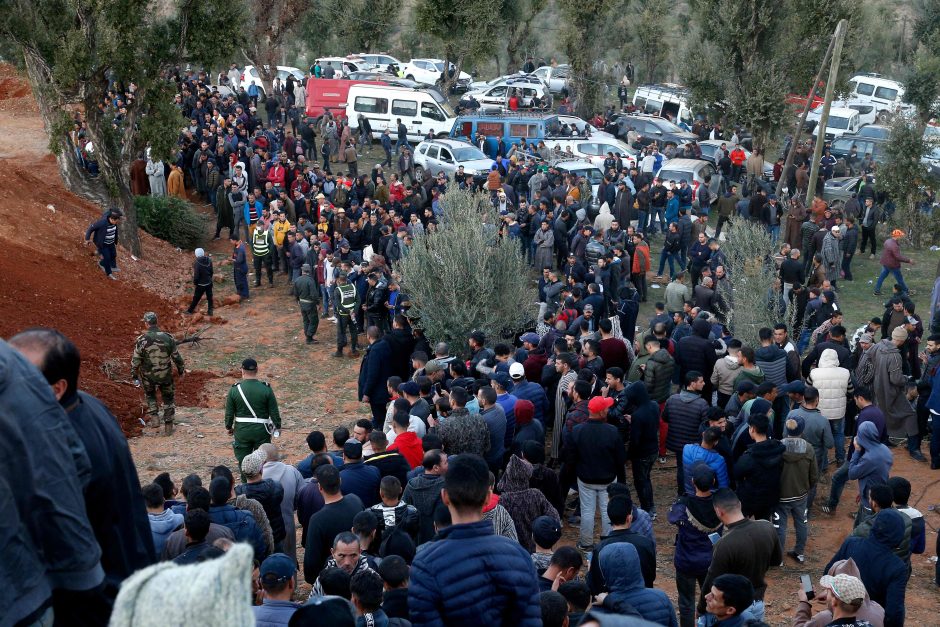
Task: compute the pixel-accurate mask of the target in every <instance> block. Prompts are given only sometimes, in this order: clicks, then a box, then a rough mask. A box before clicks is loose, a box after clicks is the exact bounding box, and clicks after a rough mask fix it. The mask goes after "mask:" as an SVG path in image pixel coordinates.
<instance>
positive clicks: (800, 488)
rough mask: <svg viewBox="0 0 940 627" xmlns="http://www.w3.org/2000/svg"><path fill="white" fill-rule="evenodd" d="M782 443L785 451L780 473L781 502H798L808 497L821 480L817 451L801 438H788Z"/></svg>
mask: <svg viewBox="0 0 940 627" xmlns="http://www.w3.org/2000/svg"><path fill="white" fill-rule="evenodd" d="M781 442H782V443H783V446H784V447H785V450H784V451H783V470H782V471H781V473H780V502H781V503H786V502H793V501H798V500H800V499H801V498H803V497H804V496H806V494H807V493H808V492H809V491H810V489H811V488H812V487H813V486H814V485H816V481H817V480H818V478H819V468H818V466H817V465H816V449H814V448H813V445H812V444H810V443H809V442H807V441H806V440H804V439H803V438H801V437H787V438H783V440H781Z"/></svg>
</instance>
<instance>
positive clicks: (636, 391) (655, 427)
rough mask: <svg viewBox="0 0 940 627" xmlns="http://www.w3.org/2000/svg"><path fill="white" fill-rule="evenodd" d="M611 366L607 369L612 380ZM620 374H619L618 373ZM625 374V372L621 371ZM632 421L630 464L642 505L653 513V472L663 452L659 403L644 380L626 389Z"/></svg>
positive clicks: (625, 393) (629, 416)
mask: <svg viewBox="0 0 940 627" xmlns="http://www.w3.org/2000/svg"><path fill="white" fill-rule="evenodd" d="M612 370H619V369H617V368H611V369H610V370H608V371H607V373H608V382H609V381H610V374H611V371H612ZM614 374H617V373H614ZM620 374H621V375H622V372H621V373H620ZM623 396H624V397H625V399H626V402H627V411H626V412H625V415H627V416H628V419H629V424H630V446H629V449H628V450H629V455H628V456H629V458H630V466H631V468H632V469H633V487H634V488H635V489H636V495H637V498H638V499H639V500H640V507H641V508H642V509H644V510H646V511H647V512H649V513H650V515H653V514H654V513H655V511H656V507H655V505H654V504H653V484H652V482H651V481H650V473H651V472H652V471H653V465H654V464H655V463H656V458H657V456H658V455H659V404H658V403H656V402H655V401H652V400H650V397H649V394H648V393H647V391H646V384H645V383H644V382H643V381H634V382H633V383H631V384H630V386H629V387H627V388H626V389H625V390H624V394H623Z"/></svg>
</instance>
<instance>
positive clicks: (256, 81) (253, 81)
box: [235, 65, 304, 100]
mask: <svg viewBox="0 0 940 627" xmlns="http://www.w3.org/2000/svg"><path fill="white" fill-rule="evenodd" d="M289 75H293V76H294V80H297V81H302V80H304V73H303V70H300V69H298V68H295V67H290V66H288V65H279V66H277V78H279V79H281V83H283V82H284V81H286V80H287V77H288V76H289ZM249 85H257V86H258V91H259V92H260V93H259V96H260V98H261V100H264V99H265V93H264V85H263V84H262V83H261V76H260V75H259V74H258V69H257V68H256V67H255V66H253V65H246V66H245V69H244V70H242V75H241V78H240V79H239V81H238V85H236V86H235V88H236V89H237V88H238V87H244V88H245V90H246V91H247V90H248V86H249Z"/></svg>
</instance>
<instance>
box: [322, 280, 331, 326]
mask: <svg viewBox="0 0 940 627" xmlns="http://www.w3.org/2000/svg"><path fill="white" fill-rule="evenodd" d="M320 300H322V301H323V317H324V318H326V317H328V316H330V315H331V312H330V288H328V287H327V286H325V285H321V286H320Z"/></svg>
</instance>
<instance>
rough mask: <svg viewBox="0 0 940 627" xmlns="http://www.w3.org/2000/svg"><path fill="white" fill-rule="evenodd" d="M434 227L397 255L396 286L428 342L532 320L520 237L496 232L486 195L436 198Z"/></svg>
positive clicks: (494, 333) (455, 341)
mask: <svg viewBox="0 0 940 627" xmlns="http://www.w3.org/2000/svg"><path fill="white" fill-rule="evenodd" d="M442 204H443V211H444V213H443V216H442V217H441V228H440V229H439V230H438V232H436V233H430V234H427V233H418V234H417V236H416V237H415V240H414V244H413V246H412V247H411V249H410V251H409V253H408V255H407V256H405V257H404V258H403V259H402V260H401V266H400V271H401V275H402V290H403V292H404V293H406V294H408V296H409V297H410V299H411V304H412V308H411V312H412V313H413V314H414V315H416V316H417V317H418V318H419V319H418V320H417V321H416V324H417V325H418V326H419V327H420V328H422V329H423V330H424V332H425V334H426V335H427V336H428V337H429V338H431V340H432V341H435V342H439V341H445V342H449V343H450V345H451V346H464V345H465V343H466V337H467V335H468V334H469V333H470V332H471V331H473V330H475V329H478V330H481V331H483V332H484V333H486V335H487V337H490V338H495V337H500V336H502V335H505V334H509V333H512V332H515V331H519V330H521V329H522V328H524V326H525V325H527V324H529V323H531V322H532V321H533V320H534V319H535V315H536V313H537V310H538V307H537V304H536V303H537V301H538V296H537V294H536V292H535V288H534V285H533V282H532V281H531V279H530V278H529V268H528V265H527V264H526V262H525V259H524V257H523V256H522V253H521V251H520V248H519V242H517V241H512V240H509V239H508V238H499V237H498V236H497V225H498V223H499V216H498V215H497V213H496V211H495V210H494V209H493V206H492V203H491V202H490V201H489V197H488V196H486V195H485V194H472V193H470V192H466V191H462V190H458V189H454V190H452V191H448V192H447V193H446V194H445V195H444V197H443V201H442Z"/></svg>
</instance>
